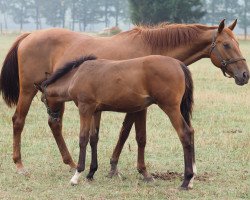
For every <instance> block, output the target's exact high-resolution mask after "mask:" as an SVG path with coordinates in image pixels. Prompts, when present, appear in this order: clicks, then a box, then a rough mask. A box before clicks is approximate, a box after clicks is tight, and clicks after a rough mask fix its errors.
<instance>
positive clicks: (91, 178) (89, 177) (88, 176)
mask: <svg viewBox="0 0 250 200" xmlns="http://www.w3.org/2000/svg"><path fill="white" fill-rule="evenodd" d="M86 178H87V180H88V181H93V180H94V177H93V175H89V174H88V175H87V176H86Z"/></svg>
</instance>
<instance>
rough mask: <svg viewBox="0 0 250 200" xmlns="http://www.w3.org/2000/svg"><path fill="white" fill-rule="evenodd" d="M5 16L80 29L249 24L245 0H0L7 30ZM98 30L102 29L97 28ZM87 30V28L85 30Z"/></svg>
mask: <svg viewBox="0 0 250 200" xmlns="http://www.w3.org/2000/svg"><path fill="white" fill-rule="evenodd" d="M9 18H11V19H12V21H13V22H14V23H16V24H18V25H19V29H20V30H22V29H25V27H26V25H27V26H28V25H29V27H33V28H36V29H40V28H42V27H47V26H53V27H55V26H57V27H66V28H70V29H72V30H80V31H84V30H86V28H89V27H92V26H93V25H94V24H98V26H99V27H103V28H104V27H111V26H118V25H119V24H121V22H124V21H126V22H132V23H134V24H156V23H159V22H166V21H167V22H174V23H199V22H201V23H206V24H211V25H217V24H218V22H219V21H220V20H221V19H223V18H226V19H227V21H232V20H233V19H235V18H238V19H239V24H240V26H239V27H240V28H241V29H242V30H243V32H244V33H245V35H247V33H248V28H249V27H250V2H249V0H0V28H1V29H3V28H4V29H8V25H9V24H10V23H9V22H10V20H9ZM100 29H102V28H100ZM88 30H89V29H88Z"/></svg>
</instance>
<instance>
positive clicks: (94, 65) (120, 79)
mask: <svg viewBox="0 0 250 200" xmlns="http://www.w3.org/2000/svg"><path fill="white" fill-rule="evenodd" d="M37 88H38V89H39V90H40V91H42V92H43V95H42V100H43V101H44V102H45V105H46V107H47V108H48V110H49V114H52V113H57V112H56V110H51V109H50V108H52V106H53V105H52V104H54V103H55V102H65V101H74V102H75V104H76V105H77V107H78V109H79V113H80V123H81V126H80V127H81V130H80V136H79V146H80V153H79V160H78V165H77V170H76V173H75V175H74V176H73V177H72V179H71V184H73V185H75V184H78V179H79V177H80V174H81V172H82V171H84V169H85V157H86V146H87V144H88V141H89V138H90V137H92V135H90V129H91V119H92V117H93V116H94V115H96V114H97V113H98V112H100V111H117V112H126V113H133V112H138V111H141V110H144V109H145V108H147V107H148V106H150V105H151V104H157V105H158V106H159V107H160V108H161V109H162V110H163V111H164V112H165V113H166V114H167V115H168V117H169V118H170V121H171V123H172V125H173V127H174V128H175V130H176V131H177V134H178V136H179V138H180V141H181V143H182V146H183V150H184V163H185V170H184V181H183V183H182V185H181V187H183V188H185V189H188V188H191V187H192V181H193V177H194V173H193V156H192V154H193V151H194V145H193V144H192V141H193V140H192V138H193V134H194V131H193V129H192V128H191V127H190V116H191V112H192V104H193V82H192V78H191V74H190V72H189V70H188V68H187V67H186V66H185V65H184V64H182V63H181V62H180V61H178V60H176V59H174V58H170V57H165V56H147V57H141V58H136V59H131V60H123V61H112V60H95V57H93V56H87V57H84V58H81V59H78V60H76V61H73V62H70V63H67V64H66V65H64V67H62V68H61V69H59V70H57V71H56V72H55V73H54V74H52V75H51V77H49V78H48V79H47V80H46V81H44V82H42V83H41V84H40V85H37ZM51 103H52V104H51ZM52 117H53V115H52ZM54 118H55V120H56V118H57V117H56V116H55V115H54ZM58 119H59V116H58ZM93 137H94V138H95V135H94V136H93ZM97 142H98V138H96V140H93V139H92V140H91V143H90V145H91V150H92V160H91V165H90V166H91V167H90V172H89V174H88V176H87V177H88V178H93V175H94V173H95V171H96V170H97V167H98V164H97V153H96V152H97Z"/></svg>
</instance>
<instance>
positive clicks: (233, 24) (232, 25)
mask: <svg viewBox="0 0 250 200" xmlns="http://www.w3.org/2000/svg"><path fill="white" fill-rule="evenodd" d="M236 24H237V19H235V20H234V22H233V23H232V24H231V25H230V26H228V28H229V29H230V30H234V28H235V26H236Z"/></svg>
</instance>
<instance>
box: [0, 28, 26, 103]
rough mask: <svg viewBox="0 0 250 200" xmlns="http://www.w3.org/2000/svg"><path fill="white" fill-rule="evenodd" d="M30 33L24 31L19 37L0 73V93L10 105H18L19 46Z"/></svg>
mask: <svg viewBox="0 0 250 200" xmlns="http://www.w3.org/2000/svg"><path fill="white" fill-rule="evenodd" d="M29 34H30V33H24V34H23V35H21V36H20V37H19V38H17V40H16V41H15V42H14V44H13V45H12V47H11V48H10V50H9V52H8V54H7V56H6V57H5V60H4V62H3V67H2V71H1V75H0V93H2V96H3V99H4V101H5V103H6V104H7V105H8V106H9V107H12V106H14V105H16V104H17V102H18V98H19V75H18V55H17V50H18V46H19V44H20V42H21V41H22V40H23V39H24V38H26V37H27V36H28V35H29Z"/></svg>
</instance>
